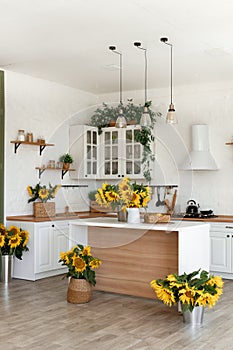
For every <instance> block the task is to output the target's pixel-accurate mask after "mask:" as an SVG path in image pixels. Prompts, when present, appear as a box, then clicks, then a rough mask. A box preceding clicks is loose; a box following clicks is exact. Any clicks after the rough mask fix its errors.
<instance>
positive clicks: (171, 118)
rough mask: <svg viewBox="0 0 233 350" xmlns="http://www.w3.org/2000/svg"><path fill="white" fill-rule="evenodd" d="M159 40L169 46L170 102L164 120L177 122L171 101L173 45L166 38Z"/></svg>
mask: <svg viewBox="0 0 233 350" xmlns="http://www.w3.org/2000/svg"><path fill="white" fill-rule="evenodd" d="M160 41H162V42H163V43H164V44H166V45H168V46H170V48H171V103H170V105H169V108H168V113H167V117H166V121H167V123H169V124H177V122H178V120H177V116H176V113H175V107H174V104H173V102H172V97H173V96H172V83H173V82H172V78H173V77H172V75H173V74H172V73H173V72H172V48H173V46H172V44H170V43H169V42H168V38H161V39H160Z"/></svg>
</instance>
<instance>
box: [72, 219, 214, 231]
mask: <svg viewBox="0 0 233 350" xmlns="http://www.w3.org/2000/svg"><path fill="white" fill-rule="evenodd" d="M69 224H70V225H77V226H98V227H116V228H129V229H137V230H145V229H146V230H160V231H161V230H162V231H180V230H182V229H188V228H194V227H200V226H202V227H203V226H209V223H206V222H190V221H177V220H176V221H170V222H169V223H163V224H147V223H144V222H141V223H140V224H128V223H127V222H121V221H118V219H117V218H112V217H111V218H109V217H98V218H89V219H78V220H72V221H70V222H69Z"/></svg>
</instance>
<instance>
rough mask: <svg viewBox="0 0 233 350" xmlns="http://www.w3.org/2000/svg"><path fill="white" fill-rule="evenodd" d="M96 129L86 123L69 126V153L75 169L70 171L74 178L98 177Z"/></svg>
mask: <svg viewBox="0 0 233 350" xmlns="http://www.w3.org/2000/svg"><path fill="white" fill-rule="evenodd" d="M98 143H99V142H98V130H97V128H95V127H92V126H88V125H72V126H71V127H70V154H71V155H72V157H73V158H74V168H75V169H76V171H73V172H72V173H70V177H71V178H75V179H96V178H97V177H98V159H99V155H98V153H99V149H98Z"/></svg>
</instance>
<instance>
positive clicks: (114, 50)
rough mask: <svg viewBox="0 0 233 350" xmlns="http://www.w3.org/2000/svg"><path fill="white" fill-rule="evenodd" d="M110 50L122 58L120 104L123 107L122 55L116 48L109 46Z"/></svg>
mask: <svg viewBox="0 0 233 350" xmlns="http://www.w3.org/2000/svg"><path fill="white" fill-rule="evenodd" d="M109 50H111V51H112V52H114V53H116V54H117V55H119V56H120V104H121V105H122V104H123V103H122V53H121V52H119V51H116V46H109Z"/></svg>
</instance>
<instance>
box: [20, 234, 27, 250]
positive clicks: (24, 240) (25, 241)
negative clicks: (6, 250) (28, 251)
mask: <svg viewBox="0 0 233 350" xmlns="http://www.w3.org/2000/svg"><path fill="white" fill-rule="evenodd" d="M20 236H21V238H22V240H23V247H25V246H26V245H27V243H28V238H29V233H28V231H26V230H22V231H20Z"/></svg>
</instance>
